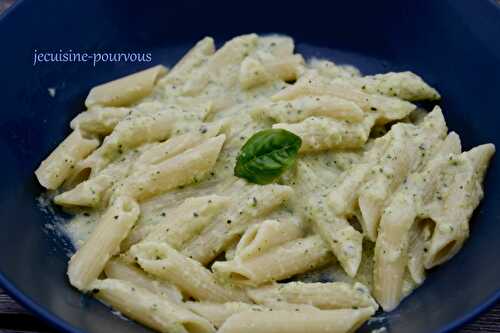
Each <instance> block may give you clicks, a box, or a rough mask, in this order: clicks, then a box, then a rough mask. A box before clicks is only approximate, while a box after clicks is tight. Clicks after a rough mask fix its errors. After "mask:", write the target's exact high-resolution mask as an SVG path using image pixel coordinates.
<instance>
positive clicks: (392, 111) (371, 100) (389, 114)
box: [272, 70, 416, 123]
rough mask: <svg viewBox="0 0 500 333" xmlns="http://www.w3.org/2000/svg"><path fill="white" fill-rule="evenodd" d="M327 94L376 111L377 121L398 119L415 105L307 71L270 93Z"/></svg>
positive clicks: (291, 96)
mask: <svg viewBox="0 0 500 333" xmlns="http://www.w3.org/2000/svg"><path fill="white" fill-rule="evenodd" d="M308 95H309V96H310V95H313V96H322V95H329V96H335V97H338V98H342V99H346V100H349V101H352V102H354V103H356V104H357V105H358V106H359V107H360V108H362V109H363V110H365V111H366V112H374V113H378V122H380V123H384V122H387V121H389V120H391V119H392V120H396V119H402V118H404V117H406V116H407V115H409V114H410V112H412V111H413V110H415V108H416V106H415V105H414V104H412V103H410V102H406V101H403V100H400V99H397V98H394V97H387V96H382V95H371V94H367V93H364V92H363V91H362V90H360V89H357V88H356V87H354V86H352V85H350V84H349V83H347V82H344V81H340V80H327V79H325V78H322V77H321V76H319V74H318V73H317V71H314V70H311V71H309V72H307V73H306V74H305V75H303V76H301V77H300V78H299V79H298V80H297V82H296V83H295V84H293V85H291V86H289V87H287V88H286V89H283V90H281V91H280V92H278V93H277V94H275V95H274V96H272V100H273V101H280V100H292V99H295V98H297V97H301V96H308Z"/></svg>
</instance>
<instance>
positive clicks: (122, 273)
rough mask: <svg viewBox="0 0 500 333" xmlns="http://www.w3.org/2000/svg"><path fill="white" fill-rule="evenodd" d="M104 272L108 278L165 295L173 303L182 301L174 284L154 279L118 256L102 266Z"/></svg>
mask: <svg viewBox="0 0 500 333" xmlns="http://www.w3.org/2000/svg"><path fill="white" fill-rule="evenodd" d="M104 273H105V274H106V277H107V278H108V279H117V280H123V281H128V282H131V283H133V284H135V285H136V286H138V287H141V288H144V289H147V290H149V291H150V292H152V293H154V294H156V295H159V296H162V297H166V298H168V299H169V300H170V301H172V302H174V303H182V294H181V292H180V291H179V289H178V288H177V287H176V286H174V285H173V284H170V283H168V282H165V281H161V280H158V279H155V278H154V277H153V276H151V275H149V274H147V273H146V272H144V271H143V270H141V269H140V268H138V267H136V266H134V265H132V264H130V263H127V262H126V261H125V260H123V259H120V258H119V257H117V258H113V259H111V260H110V261H108V263H107V264H106V266H105V267H104Z"/></svg>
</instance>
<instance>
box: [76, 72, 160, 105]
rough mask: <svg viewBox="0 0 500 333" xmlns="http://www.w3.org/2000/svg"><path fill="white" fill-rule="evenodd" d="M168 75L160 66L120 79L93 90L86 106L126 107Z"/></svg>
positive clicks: (150, 90) (147, 92) (151, 89)
mask: <svg viewBox="0 0 500 333" xmlns="http://www.w3.org/2000/svg"><path fill="white" fill-rule="evenodd" d="M166 73H167V69H166V68H165V67H164V66H161V65H158V66H155V67H151V68H149V69H146V70H143V71H141V72H137V73H134V74H131V75H128V76H125V77H122V78H120V79H117V80H114V81H111V82H108V83H104V84H101V85H98V86H96V87H94V88H92V89H91V90H90V92H89V95H88V96H87V99H86V100H85V106H86V107H88V108H90V107H92V106H94V105H97V106H126V105H130V104H132V103H134V102H136V101H138V100H140V99H141V98H143V97H146V96H147V95H149V94H150V93H151V92H152V91H153V87H154V85H155V83H156V81H157V80H158V79H159V78H160V77H162V76H164V75H165V74H166Z"/></svg>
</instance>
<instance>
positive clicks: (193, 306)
mask: <svg viewBox="0 0 500 333" xmlns="http://www.w3.org/2000/svg"><path fill="white" fill-rule="evenodd" d="M185 305H186V307H187V308H188V309H189V310H191V311H193V312H194V313H196V314H197V315H199V316H202V317H203V318H205V319H207V320H208V321H210V322H211V323H212V325H214V326H215V327H216V328H219V327H221V326H222V324H223V323H224V322H225V321H226V319H227V318H229V317H231V316H232V315H234V314H236V313H240V312H243V311H248V310H251V311H266V310H268V309H267V308H265V307H263V306H260V305H255V304H249V303H242V302H227V303H207V302H186V303H185Z"/></svg>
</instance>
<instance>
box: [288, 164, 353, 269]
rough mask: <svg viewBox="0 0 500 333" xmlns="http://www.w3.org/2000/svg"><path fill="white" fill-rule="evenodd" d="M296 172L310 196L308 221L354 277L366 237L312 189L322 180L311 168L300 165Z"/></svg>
mask: <svg viewBox="0 0 500 333" xmlns="http://www.w3.org/2000/svg"><path fill="white" fill-rule="evenodd" d="M297 170H298V175H297V184H298V186H299V187H301V188H302V192H304V193H309V195H308V197H307V198H305V199H304V201H305V203H306V206H305V208H304V214H305V217H306V219H307V220H308V221H310V222H311V225H312V226H313V229H314V231H315V232H316V233H317V234H319V235H320V236H321V237H322V239H323V240H324V241H325V243H326V244H327V246H329V247H330V249H331V250H332V251H333V254H334V255H335V256H336V257H337V259H338V260H339V262H340V264H341V265H342V268H343V269H344V270H345V272H346V273H347V274H348V275H349V276H350V277H354V276H355V275H356V273H357V271H358V268H359V265H360V263H361V256H362V247H363V235H362V234H361V233H360V232H359V231H357V230H356V229H354V228H353V226H352V225H351V224H350V223H349V222H348V221H347V219H346V218H345V217H343V216H338V215H335V214H334V213H333V212H332V210H331V209H330V208H329V207H328V206H327V205H326V203H325V202H324V200H323V199H322V198H323V195H322V193H321V192H319V193H315V190H314V188H313V186H311V185H312V183H319V182H321V180H320V179H318V177H317V176H316V174H315V173H314V172H313V170H312V169H311V168H309V167H308V166H307V165H306V164H305V163H299V164H298V168H297ZM316 192H317V191H316ZM325 196H326V195H325Z"/></svg>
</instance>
